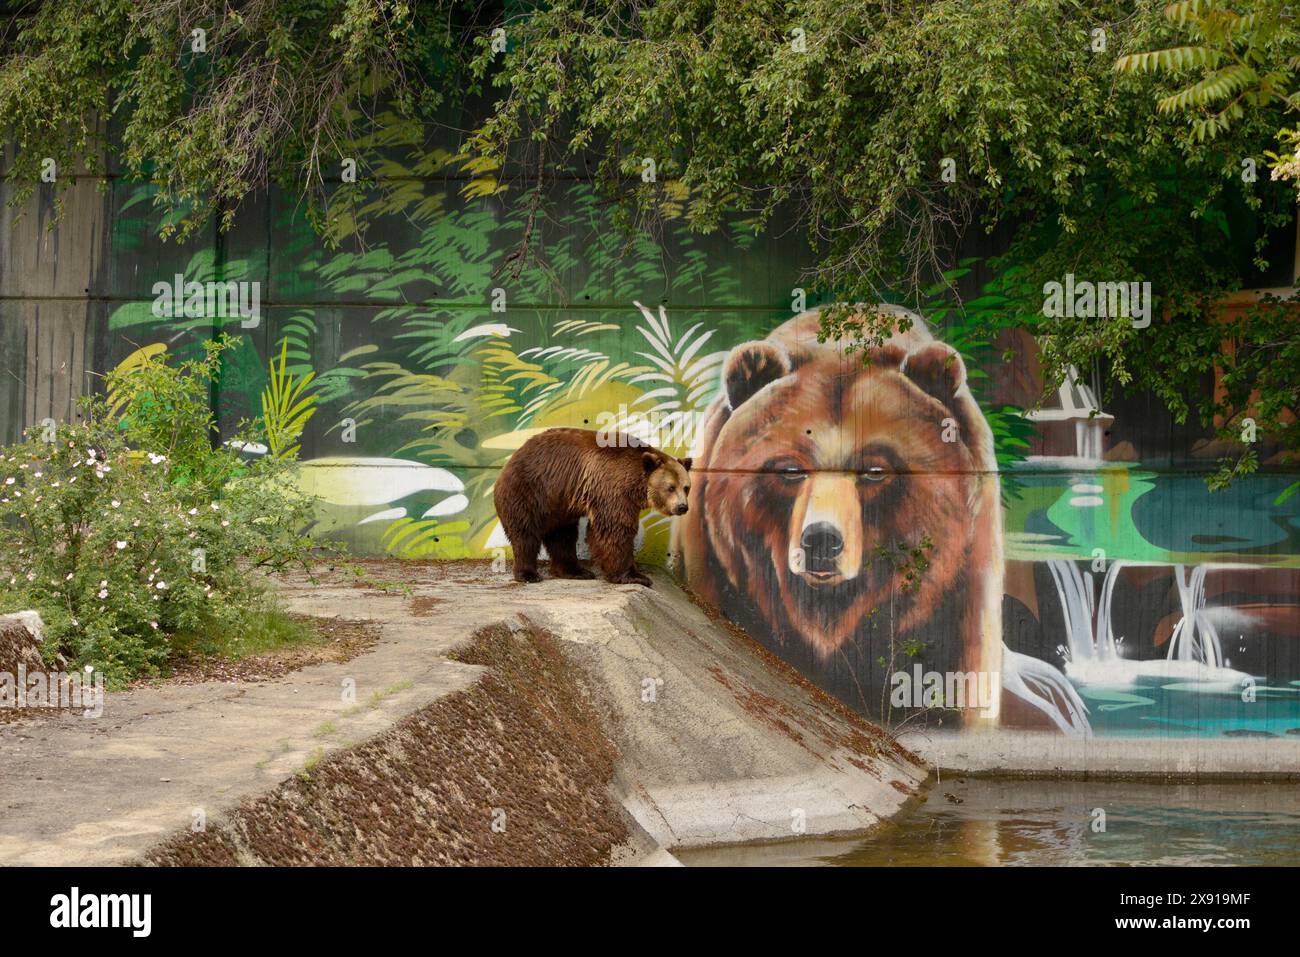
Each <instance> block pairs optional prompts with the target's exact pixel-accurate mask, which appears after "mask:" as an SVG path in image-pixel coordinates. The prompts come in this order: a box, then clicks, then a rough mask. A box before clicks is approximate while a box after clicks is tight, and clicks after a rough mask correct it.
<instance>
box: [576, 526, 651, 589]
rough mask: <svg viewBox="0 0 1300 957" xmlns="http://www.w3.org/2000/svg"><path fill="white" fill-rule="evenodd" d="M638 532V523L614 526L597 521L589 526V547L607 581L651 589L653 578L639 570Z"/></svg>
mask: <svg viewBox="0 0 1300 957" xmlns="http://www.w3.org/2000/svg"><path fill="white" fill-rule="evenodd" d="M636 529H637V526H636V523H635V522H632V523H631V524H629V523H627V522H619V523H611V522H598V521H596V520H594V519H593V520H591V521H590V522H589V524H588V527H587V547H588V549H590V551H591V557H592V559H593V560H594V561H595V562H596V564H597V565H599V566H600V570H601V572H603V573H604V575H605V581H607V582H610V583H612V584H615V585H644V586H645V587H647V588H650V587H652V586H651V584H650V579H649V578H647V577H646V576H645V575H644V574H642V573H641V571H640V569H638V568H637V567H636V558H635V554H636V552H635V547H634V546H635V544H636Z"/></svg>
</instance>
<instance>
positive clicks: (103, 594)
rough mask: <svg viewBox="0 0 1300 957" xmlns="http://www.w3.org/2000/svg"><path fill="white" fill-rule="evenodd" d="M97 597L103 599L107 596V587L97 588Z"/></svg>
mask: <svg viewBox="0 0 1300 957" xmlns="http://www.w3.org/2000/svg"><path fill="white" fill-rule="evenodd" d="M99 597H100V600H103V599H105V598H107V597H108V589H107V588H101V589H100V590H99Z"/></svg>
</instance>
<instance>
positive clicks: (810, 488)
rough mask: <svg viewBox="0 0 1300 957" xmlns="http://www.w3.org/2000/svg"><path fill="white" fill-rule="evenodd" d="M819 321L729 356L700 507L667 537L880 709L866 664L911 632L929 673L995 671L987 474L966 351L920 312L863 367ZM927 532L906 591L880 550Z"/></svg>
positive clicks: (995, 563)
mask: <svg viewBox="0 0 1300 957" xmlns="http://www.w3.org/2000/svg"><path fill="white" fill-rule="evenodd" d="M819 325H820V323H819V316H818V315H817V313H815V312H810V313H805V314H803V315H801V316H798V317H796V318H794V319H791V320H790V321H789V322H786V323H785V324H784V325H782V326H781V327H780V328H778V329H776V330H775V331H774V332H773V333H772V334H771V335H770V336H769V337H768V338H767V339H765V340H762V341H759V342H751V343H747V344H745V345H742V346H739V347H737V348H736V349H735V350H733V352H732V353H731V355H730V356H729V357H728V360H727V363H726V365H725V367H724V370H723V376H722V378H723V394H722V396H720V397H719V399H718V400H717V402H716V403H715V404H714V405H713V406H712V407H711V408H710V410H709V412H708V414H707V416H706V418H705V423H704V435H703V438H702V442H701V443H700V446H699V453H698V459H697V460H698V461H699V463H700V465H701V474H700V478H699V481H698V483H697V486H698V487H697V490H696V496H695V498H696V502H695V507H694V508H693V509H692V510H691V514H690V515H689V516H687V517H686V518H685V519H683V521H682V522H681V523H679V525H678V526H677V528H676V529H675V531H674V535H675V546H674V551H675V552H676V553H677V554H679V555H680V557H681V559H682V561H683V563H684V570H685V575H686V579H687V581H688V582H689V584H690V586H691V587H692V588H693V589H694V590H695V591H696V592H697V594H699V595H700V596H701V597H702V598H704V599H705V600H706V601H707V602H708V603H710V604H712V605H714V606H715V607H719V608H722V609H724V610H728V612H729V613H735V614H737V615H738V616H739V617H740V618H741V619H742V620H743V622H744V623H745V624H746V626H747V627H749V628H751V629H752V630H753V632H754V633H755V634H756V635H757V636H758V637H760V638H763V639H765V640H767V641H769V642H770V643H771V644H773V646H774V647H778V648H782V649H784V650H783V654H785V655H787V656H790V657H792V658H795V659H798V660H802V659H803V657H804V656H806V658H807V661H806V666H807V668H808V669H809V670H810V671H813V672H815V673H818V674H825V675H826V676H827V680H828V681H831V682H832V683H835V684H836V687H837V688H838V687H840V686H843V687H855V688H857V687H861V688H862V689H863V690H862V691H861V692H860V695H861V697H862V699H863V701H864V703H869V704H871V705H873V706H874V705H875V704H876V703H878V701H879V695H878V690H877V689H878V688H879V687H880V685H881V683H882V682H884V681H887V680H888V674H889V669H880V668H879V667H878V666H876V664H875V663H876V662H877V661H878V660H879V659H880V658H881V657H883V656H887V655H888V654H889V648H888V647H887V645H888V644H891V643H892V644H896V645H899V646H901V645H902V644H903V643H904V642H906V641H907V640H908V639H909V638H912V637H915V638H918V639H921V640H924V641H926V642H927V657H926V658H925V662H926V665H927V667H933V668H935V669H936V670H940V671H944V670H951V671H959V670H960V671H985V672H993V673H996V672H998V671H999V668H1000V663H1001V650H1002V635H1001V600H1002V514H1001V507H1000V502H999V489H998V473H997V462H996V459H995V458H994V452H993V436H992V433H991V432H990V430H989V427H988V425H987V423H986V422H985V420H984V417H983V416H982V415H981V414H980V411H979V407H978V406H977V405H976V403H975V400H974V399H973V398H972V397H971V394H970V390H969V389H968V388H967V386H966V370H965V368H964V367H963V365H962V362H961V359H960V357H959V356H958V355H957V353H956V352H955V351H954V350H953V349H952V348H951V347H949V346H947V345H945V344H944V343H941V342H938V341H936V340H934V338H933V337H932V336H931V335H930V333H929V331H928V330H927V329H926V327H925V325H924V323H923V322H922V321H920V320H919V317H918V320H917V321H916V323H915V324H914V325H913V326H912V328H911V329H909V330H908V331H906V332H900V333H898V334H896V335H895V336H894V337H893V338H892V339H891V340H890V341H888V342H886V343H884V344H883V345H882V346H881V347H880V348H878V349H876V350H874V351H873V354H872V361H871V363H870V364H869V365H867V366H865V367H864V366H863V365H862V363H861V362H860V360H859V359H858V357H856V356H847V355H845V354H844V352H843V351H842V344H841V343H837V342H828V343H820V342H818V341H817V333H818V331H819ZM923 535H928V537H929V538H930V540H931V541H932V542H933V548H932V549H931V550H930V551H929V552H928V553H927V558H928V560H929V568H927V569H926V570H925V572H924V573H923V574H922V575H921V576H920V578H919V583H918V585H917V587H912V586H911V583H910V582H909V581H908V580H907V579H905V578H904V577H903V576H904V573H905V569H901V568H897V567H895V566H894V564H893V563H891V562H890V561H889V560H887V559H885V558H883V557H882V555H881V550H882V549H891V548H896V547H897V546H898V545H899V544H904V545H907V546H913V547H914V546H916V545H917V544H918V542H919V541H920V540H921V538H922V536H923ZM873 609H884V610H885V613H886V614H887V616H888V623H889V624H890V627H889V628H888V630H887V633H886V634H883V635H882V634H880V633H879V629H878V628H877V626H876V622H877V620H878V619H883V618H884V617H885V616H884V615H876V616H873ZM882 642H883V643H884V644H882ZM800 646H802V650H801V649H800ZM891 667H892V666H891ZM996 714H997V708H996V706H995V707H993V708H990V709H989V710H988V711H983V712H976V711H971V712H968V714H967V717H968V719H969V720H972V721H990V720H992V719H995V717H996Z"/></svg>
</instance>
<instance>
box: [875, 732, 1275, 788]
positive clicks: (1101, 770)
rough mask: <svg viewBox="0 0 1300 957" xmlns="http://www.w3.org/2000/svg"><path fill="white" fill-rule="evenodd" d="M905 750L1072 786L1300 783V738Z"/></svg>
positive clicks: (1043, 742) (1006, 739)
mask: <svg viewBox="0 0 1300 957" xmlns="http://www.w3.org/2000/svg"><path fill="white" fill-rule="evenodd" d="M900 743H902V744H903V745H904V746H906V747H907V748H908V749H909V750H910V751H912V752H914V753H915V754H917V755H918V756H919V757H921V758H923V759H924V760H925V761H927V762H929V763H930V764H933V765H934V766H935V767H936V768H937V769H938V770H939V771H940V773H948V774H965V775H971V776H976V777H979V776H984V777H1021V778H1061V779H1073V780H1092V781H1107V780H1111V781H1114V780H1123V781H1133V780H1158V781H1181V782H1197V781H1231V780H1253V781H1300V738H1294V739H1288V738H1267V739H1261V738H1235V739H1234V738H1196V737H1161V738H1135V737H1113V738H1065V737H1061V736H1059V735H1051V734H1042V733H1033V732H1013V731H986V732H981V733H974V734H972V733H964V734H963V733H932V732H922V731H917V732H909V733H905V734H903V735H902V736H901V737H900Z"/></svg>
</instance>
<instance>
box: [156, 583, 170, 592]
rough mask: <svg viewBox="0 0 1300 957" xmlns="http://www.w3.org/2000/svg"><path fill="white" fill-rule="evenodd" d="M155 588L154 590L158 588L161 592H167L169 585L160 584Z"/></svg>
mask: <svg viewBox="0 0 1300 957" xmlns="http://www.w3.org/2000/svg"><path fill="white" fill-rule="evenodd" d="M153 587H154V588H157V589H158V590H159V591H166V590H167V583H166V582H159V583H158V584H156V585H154V586H153Z"/></svg>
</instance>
